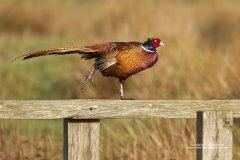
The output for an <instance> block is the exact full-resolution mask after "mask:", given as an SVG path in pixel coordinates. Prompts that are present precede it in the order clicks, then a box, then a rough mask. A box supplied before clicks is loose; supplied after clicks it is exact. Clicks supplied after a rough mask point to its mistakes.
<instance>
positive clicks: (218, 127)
mask: <svg viewBox="0 0 240 160" xmlns="http://www.w3.org/2000/svg"><path fill="white" fill-rule="evenodd" d="M201 119H202V124H201V123H199V125H198V126H197V127H199V128H200V129H199V130H197V131H202V133H198V134H197V135H198V136H200V137H201V136H202V140H201V141H202V143H199V144H202V145H201V146H202V149H201V150H198V151H197V160H213V159H214V160H232V144H233V132H232V126H233V117H232V112H231V111H206V112H202V113H201V115H198V120H200V121H201ZM197 139H198V138H197ZM199 142H200V141H199ZM199 144H198V146H199Z"/></svg>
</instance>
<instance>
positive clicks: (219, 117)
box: [0, 100, 240, 160]
mask: <svg viewBox="0 0 240 160" xmlns="http://www.w3.org/2000/svg"><path fill="white" fill-rule="evenodd" d="M233 117H235V118H239V117H240V100H133V101H120V100H55V101H49V100H47V101H42V100H37V101H34V100H26V101H24V100H3V101H0V118H2V119H3V118H5V119H64V159H65V160H67V159H69V160H99V129H100V119H103V118H197V123H196V125H197V127H196V128H197V130H196V131H197V139H196V145H194V146H190V147H193V148H196V151H197V156H196V159H197V160H231V159H232V142H233V133H232V126H233Z"/></svg>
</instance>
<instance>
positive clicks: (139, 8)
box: [0, 0, 240, 160]
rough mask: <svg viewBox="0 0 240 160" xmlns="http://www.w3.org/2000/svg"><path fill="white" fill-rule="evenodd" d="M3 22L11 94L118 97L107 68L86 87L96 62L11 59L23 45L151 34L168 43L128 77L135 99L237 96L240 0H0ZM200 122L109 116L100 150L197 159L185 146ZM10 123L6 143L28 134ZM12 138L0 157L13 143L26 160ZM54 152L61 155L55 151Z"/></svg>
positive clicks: (4, 85) (0, 49)
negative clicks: (13, 61)
mask: <svg viewBox="0 0 240 160" xmlns="http://www.w3.org/2000/svg"><path fill="white" fill-rule="evenodd" d="M0 22H1V23H0V34H1V36H0V53H1V54H0V58H1V59H0V63H1V64H0V67H1V69H0V75H1V77H0V80H1V86H0V91H1V92H0V97H1V98H4V99H8V98H17V99H22V98H26V99H40V98H45V99H46V98H47V99H50V98H62V99H63V98H108V99H109V98H118V82H117V81H116V80H115V79H107V78H103V77H101V75H100V74H98V75H97V76H96V77H95V78H94V82H93V84H89V85H88V87H87V88H86V90H85V91H84V92H80V91H79V86H80V83H81V82H82V80H83V79H84V75H85V74H86V72H88V71H89V67H91V64H90V63H88V62H83V61H81V60H80V59H79V58H78V57H77V56H72V57H71V56H69V57H67V58H63V57H58V58H56V57H49V58H42V59H38V60H33V61H31V62H30V61H29V62H25V63H18V64H12V65H11V66H10V65H9V64H7V63H6V60H10V59H12V58H13V57H15V56H16V55H19V54H20V52H24V51H29V50H33V49H34V50H35V49H41V48H45V47H55V46H58V45H62V44H64V43H66V45H67V44H71V43H73V42H74V43H77V42H78V43H80V44H83V45H84V44H88V43H97V42H102V41H131V40H138V41H144V40H145V39H146V38H148V37H152V36H154V37H160V38H161V39H162V40H163V42H164V44H165V45H166V47H165V48H160V49H159V57H160V58H159V61H158V63H157V64H156V65H155V66H154V67H153V68H152V69H149V70H147V71H144V72H141V73H139V74H138V75H136V76H133V77H131V78H129V80H128V81H127V83H126V94H127V95H128V96H130V97H134V98H136V99H237V98H239V97H240V85H239V84H240V70H239V68H240V59H239V54H240V47H239V37H240V28H239V26H240V24H239V22H240V10H239V2H238V1H234V0H231V1H224V0H223V1H221V2H219V1H188V0H185V1H177V0H173V1H160V0H159V1H156V0H148V1H144V0H138V1H137V0H132V1H127V0H123V1H121V3H119V2H116V1H112V0H103V1H96V0H93V1H76V0H71V1H64V0H61V1H58V0H51V1H44V0H42V1H40V0H37V1H31V0H24V1H21V2H20V1H17V0H10V1H9V0H3V1H1V5H0ZM56 39H57V40H56ZM16 51H18V52H16ZM26 70H28V71H27V75H26ZM63 72H64V74H62V73H63ZM16 84H17V85H16ZM103 91H104V93H103ZM23 92H26V93H27V94H24V95H23V94H22V93H23ZM1 123H2V122H1ZM194 124H195V122H194V120H118V121H115V120H114V121H104V122H103V126H102V144H103V145H102V151H101V153H102V154H101V157H102V159H108V160H110V159H131V160H139V159H163V160H164V159H168V160H169V159H174V160H175V159H176V160H178V159H194V157H195V152H194V151H192V150H189V149H187V148H186V147H187V146H188V145H190V144H192V143H194V135H195V132H194ZM5 126H7V128H5V129H3V130H1V133H2V135H5V136H1V138H0V142H1V143H0V145H3V144H5V146H6V141H7V139H9V138H10V137H12V138H13V139H15V140H16V139H18V141H22V139H24V140H25V139H26V137H31V135H27V136H26V135H23V134H22V133H21V132H20V131H18V129H17V131H16V134H10V130H14V128H11V127H9V125H8V124H7V125H5ZM238 126H239V125H238ZM238 128H239V127H235V128H234V137H240V133H239V129H238ZM8 129H9V131H8ZM6 133H9V134H6ZM6 135H8V136H6ZM32 136H33V137H34V138H33V139H41V138H39V137H38V136H34V135H32ZM42 136H43V142H44V141H46V140H47V138H46V137H47V136H48V135H42ZM50 136H51V134H50ZM5 137H6V139H5ZM30 139H31V138H30ZM33 139H32V140H30V141H31V143H33V145H36V146H41V148H47V147H48V145H49V144H45V145H43V144H41V143H43V142H41V143H40V142H36V141H34V140H33ZM15 140H14V141H12V140H11V141H8V143H9V145H7V146H8V147H6V148H3V147H2V148H1V147H0V156H3V157H4V156H5V157H6V155H8V154H6V153H7V150H12V152H13V153H14V154H13V157H12V159H20V158H19V155H20V153H21V152H22V150H31V149H30V147H29V146H26V145H24V144H22V143H16V145H13V144H14V142H15ZM234 142H235V148H234V158H235V159H240V157H239V150H238V149H239V144H240V142H239V141H234ZM53 143H54V139H53ZM10 144H12V145H10ZM176 144H177V145H176ZM30 146H31V145H30ZM55 152H58V155H57V156H52V155H51V154H50V153H55ZM31 153H33V154H30V156H29V159H33V157H34V154H37V153H39V152H38V151H36V150H35V149H33V150H32V152H31ZM40 154H47V156H45V157H42V159H44V158H45V159H59V157H61V154H62V153H61V146H59V145H58V146H57V148H54V149H53V148H52V149H51V148H50V149H49V152H46V153H45V152H40ZM59 155H60V156H59ZM14 156H15V157H14ZM0 158H1V157H0ZM35 158H36V157H35Z"/></svg>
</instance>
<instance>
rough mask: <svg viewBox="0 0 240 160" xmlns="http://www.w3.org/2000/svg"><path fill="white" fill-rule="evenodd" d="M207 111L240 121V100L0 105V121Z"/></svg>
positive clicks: (15, 102) (193, 115) (188, 114)
mask: <svg viewBox="0 0 240 160" xmlns="http://www.w3.org/2000/svg"><path fill="white" fill-rule="evenodd" d="M211 110H217V111H232V112H233V116H234V117H240V100H134V101H131V100H129V101H122V100H46V101H44V100H37V101H34V100H3V101H0V118H9V119H61V118H76V119H101V118H154V117H156V118H196V111H211Z"/></svg>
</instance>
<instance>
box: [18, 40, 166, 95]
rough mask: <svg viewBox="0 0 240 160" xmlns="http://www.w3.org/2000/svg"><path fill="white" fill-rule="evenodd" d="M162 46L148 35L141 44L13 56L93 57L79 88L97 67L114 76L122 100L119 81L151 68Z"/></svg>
mask: <svg viewBox="0 0 240 160" xmlns="http://www.w3.org/2000/svg"><path fill="white" fill-rule="evenodd" d="M161 45H162V46H163V43H162V42H161V40H160V39H158V38H156V39H153V38H150V39H148V40H147V41H146V42H144V43H140V42H109V43H102V44H95V45H89V46H85V47H64V48H54V49H48V50H42V51H35V52H31V53H28V54H25V55H22V56H20V57H18V58H16V59H19V58H22V59H24V60H25V59H29V58H33V57H38V56H45V55H54V54H55V55H64V54H73V53H77V54H80V55H81V56H82V58H83V59H86V60H88V59H95V63H94V65H93V66H94V69H93V70H92V71H91V72H90V74H89V76H88V77H87V79H86V80H85V81H84V83H83V85H82V88H84V86H85V85H86V84H87V82H88V81H89V80H90V79H91V78H92V76H93V75H94V73H95V72H96V71H97V70H98V71H100V72H101V73H102V75H103V76H110V77H116V78H118V79H119V81H120V83H121V89H120V92H121V96H120V97H121V99H125V98H124V96H123V87H122V84H123V82H124V80H126V79H127V78H128V77H130V76H132V75H134V74H136V73H138V72H140V71H142V70H145V69H147V68H150V67H152V66H153V65H154V64H155V63H156V62H157V60H158V54H157V51H156V48H157V47H158V46H161ZM16 59H15V60H16Z"/></svg>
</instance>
